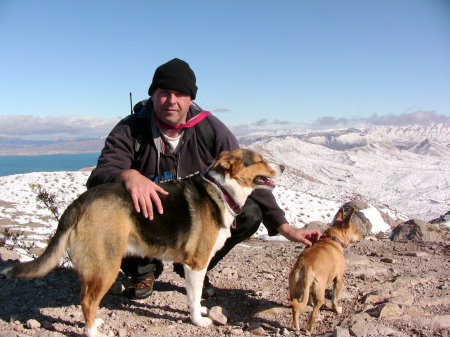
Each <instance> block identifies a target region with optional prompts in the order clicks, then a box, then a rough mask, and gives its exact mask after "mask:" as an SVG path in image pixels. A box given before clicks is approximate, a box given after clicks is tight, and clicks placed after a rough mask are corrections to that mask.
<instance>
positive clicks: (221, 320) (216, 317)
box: [208, 306, 229, 325]
mask: <svg viewBox="0 0 450 337" xmlns="http://www.w3.org/2000/svg"><path fill="white" fill-rule="evenodd" d="M208 317H209V318H210V319H211V320H212V321H213V322H214V324H216V325H226V324H227V322H228V317H229V314H228V312H227V311H226V310H225V309H223V308H221V307H219V306H215V307H212V308H211V310H209V312H208Z"/></svg>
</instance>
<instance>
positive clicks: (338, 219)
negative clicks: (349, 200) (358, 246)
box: [324, 207, 363, 246]
mask: <svg viewBox="0 0 450 337" xmlns="http://www.w3.org/2000/svg"><path fill="white" fill-rule="evenodd" d="M353 213H355V208H354V207H352V208H351V209H350V211H349V212H348V214H347V215H345V212H344V207H341V208H340V209H339V211H338V212H337V213H336V215H335V216H334V219H333V222H332V223H331V227H330V228H329V229H328V230H329V231H333V232H335V231H339V232H340V233H341V236H342V237H343V239H344V241H343V243H344V246H347V245H348V244H349V243H353V242H358V241H359V240H361V239H362V238H363V235H362V234H361V232H360V231H359V229H358V227H357V226H356V225H355V224H354V223H353V222H352V221H351V219H352V215H353ZM328 230H327V231H328ZM324 235H325V233H324Z"/></svg>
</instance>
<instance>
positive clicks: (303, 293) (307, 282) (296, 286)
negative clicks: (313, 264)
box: [289, 268, 313, 311]
mask: <svg viewBox="0 0 450 337" xmlns="http://www.w3.org/2000/svg"><path fill="white" fill-rule="evenodd" d="M312 277H313V275H312V271H311V269H309V268H308V269H306V270H305V269H296V270H294V271H293V272H292V273H291V274H290V275H289V284H290V299H291V306H292V308H293V309H295V310H296V311H303V310H304V309H305V308H306V306H307V304H308V300H309V293H310V288H311V283H312Z"/></svg>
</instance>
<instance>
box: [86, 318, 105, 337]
mask: <svg viewBox="0 0 450 337" xmlns="http://www.w3.org/2000/svg"><path fill="white" fill-rule="evenodd" d="M102 324H103V320H102V319H101V318H96V319H95V323H94V325H93V326H92V327H91V328H86V336H87V337H107V335H105V334H104V333H102V332H99V331H98V330H97V328H98V327H99V326H100V325H102Z"/></svg>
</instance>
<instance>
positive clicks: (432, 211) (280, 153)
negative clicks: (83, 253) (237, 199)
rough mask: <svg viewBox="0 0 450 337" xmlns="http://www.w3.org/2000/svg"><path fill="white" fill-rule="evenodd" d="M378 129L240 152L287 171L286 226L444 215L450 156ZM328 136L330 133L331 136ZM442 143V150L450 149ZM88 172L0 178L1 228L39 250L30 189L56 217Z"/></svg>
mask: <svg viewBox="0 0 450 337" xmlns="http://www.w3.org/2000/svg"><path fill="white" fill-rule="evenodd" d="M383 130H384V132H385V134H384V135H383V134H380V135H379V136H378V137H376V136H377V135H378V133H376V132H380V129H377V130H376V132H375V133H368V134H367V133H364V132H361V133H355V132H353V131H351V132H350V134H349V135H347V136H342V135H341V136H339V135H338V136H337V137H335V138H334V140H336V139H341V141H342V142H343V143H341V144H340V145H339V144H334V145H333V146H336V148H339V149H333V148H332V147H329V146H325V145H326V144H325V145H324V143H325V142H326V139H331V138H332V137H330V136H329V135H328V136H327V137H323V138H321V137H319V135H316V136H315V137H316V138H313V140H314V142H313V143H312V142H308V140H307V139H306V138H305V139H302V138H301V137H300V136H299V134H300V133H301V135H305V134H306V133H305V131H304V130H302V131H298V132H299V134H297V135H296V134H295V132H294V131H292V132H290V134H289V135H285V136H283V135H280V134H279V133H278V134H277V137H267V138H264V139H262V140H260V141H257V142H253V143H250V144H249V145H248V146H246V147H247V148H249V149H252V150H254V151H257V152H259V153H261V154H262V155H263V156H264V158H265V159H267V160H269V161H273V162H276V163H278V164H282V165H284V166H285V167H286V170H285V172H284V173H283V175H282V176H281V177H280V178H279V179H278V180H277V181H276V184H277V187H276V188H275V190H274V196H275V198H276V200H277V202H278V204H279V205H280V206H281V208H282V209H283V210H284V211H285V213H286V218H287V219H288V221H289V223H290V224H291V225H293V226H294V227H297V228H302V227H304V226H305V225H306V224H308V223H310V222H312V221H320V222H322V223H330V222H331V221H332V219H333V217H334V215H335V214H336V212H337V211H338V209H339V207H340V206H341V205H343V204H344V203H346V202H349V201H352V200H361V201H364V202H366V203H367V204H369V205H370V206H369V208H367V209H365V210H363V212H364V214H365V216H366V217H367V218H368V219H369V220H370V222H371V223H372V232H373V233H377V232H386V231H388V230H390V226H389V225H388V224H386V223H385V222H384V221H383V218H382V217H381V215H380V212H379V211H378V210H381V211H382V212H384V213H386V214H388V215H389V216H390V217H391V218H393V219H394V220H402V221H405V220H408V219H414V218H415V219H420V220H423V221H430V220H432V219H436V218H438V217H440V216H442V215H444V214H445V213H447V212H448V211H449V210H450V183H449V182H450V158H449V157H448V156H446V155H440V156H436V155H435V154H433V151H430V152H428V154H427V153H424V152H421V154H417V153H414V152H411V151H407V150H401V149H399V148H396V147H394V146H393V145H392V142H391V143H389V142H387V141H386V139H383V137H385V138H386V137H387V136H386V135H388V136H389V137H391V138H392V139H394V138H395V140H396V141H398V142H406V143H410V145H411V142H410V139H407V140H405V139H401V138H399V137H398V136H397V135H398V133H395V135H396V136H395V137H394V136H393V134H394V131H392V130H391V129H389V130H388V129H386V128H384V129H383ZM418 130H420V131H421V132H422V133H423V134H424V137H425V136H426V137H429V136H430V134H429V133H426V132H425V131H424V130H423V129H420V128H410V129H408V130H407V132H404V133H405V134H408V135H409V136H410V137H413V136H414V137H417V135H416V134H415V133H414V132H415V131H418ZM447 130H449V129H448V128H444V127H440V128H439V127H435V128H433V129H432V135H433V136H435V137H434V140H433V143H436V142H438V143H439V142H441V143H440V144H445V142H446V141H448V138H449V136H448V134H447V133H446V131H447ZM397 131H398V130H397ZM403 131H405V130H403ZM438 131H439V132H438ZM330 132H331V131H330ZM330 134H331V133H330ZM333 134H334V135H336V131H333ZM361 135H364V137H365V140H367V139H370V140H371V141H370V143H367V144H366V145H361V144H363V143H364V142H363V140H364V139H362V138H361V137H362V136H361ZM439 135H441V136H442V138H439V137H438V136H439ZM319 139H320V141H319ZM420 141H423V139H421V138H417V142H420ZM317 143H321V144H317ZM344 143H345V144H344ZM349 143H352V144H353V145H352V144H349ZM356 143H358V144H360V145H357V144H356ZM342 144H344V145H345V146H344V145H342ZM445 146H446V147H447V148H448V144H447V145H445ZM410 147H411V146H410ZM342 148H346V149H344V150H343V149H342ZM440 153H441V154H445V153H444V152H443V151H441V152H440ZM89 174H90V172H85V171H80V172H39V173H38V172H36V173H28V174H19V175H11V176H4V177H0V190H1V194H0V226H1V227H2V228H11V229H14V230H20V231H24V232H32V233H33V236H32V238H33V239H35V240H37V242H36V244H37V245H38V246H39V247H42V246H45V245H46V243H47V241H46V240H47V238H48V236H49V235H50V234H51V233H52V232H53V231H54V230H55V229H56V226H57V221H56V219H55V217H54V216H53V215H52V214H51V213H50V211H49V210H48V209H47V208H46V207H45V206H44V205H42V204H41V203H40V202H38V200H37V199H36V196H37V194H36V191H34V190H33V188H32V185H40V186H42V187H43V189H44V190H46V191H48V192H49V193H52V194H55V195H56V197H57V198H56V203H57V205H58V208H59V210H60V212H62V211H63V210H64V209H65V208H66V207H67V206H68V205H69V204H70V203H71V202H72V201H73V200H74V199H75V198H76V197H78V196H79V195H80V194H81V193H83V192H84V191H85V190H86V187H85V184H86V181H87V178H88V177H89ZM447 219H448V218H447ZM266 234H267V232H266V230H265V228H264V227H263V226H261V228H260V230H259V231H258V232H257V234H256V235H257V236H259V237H261V238H263V239H267V237H266V236H264V235H266ZM273 239H279V238H273Z"/></svg>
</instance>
